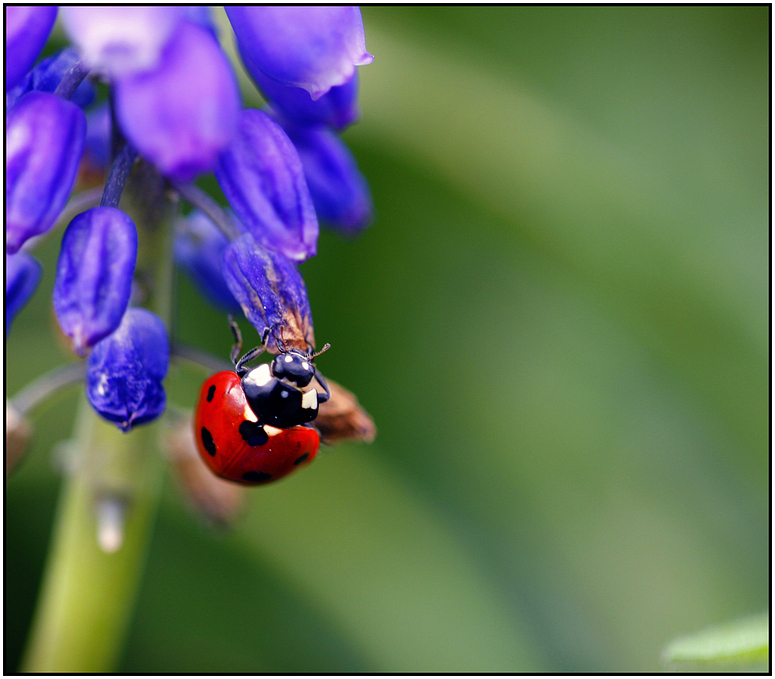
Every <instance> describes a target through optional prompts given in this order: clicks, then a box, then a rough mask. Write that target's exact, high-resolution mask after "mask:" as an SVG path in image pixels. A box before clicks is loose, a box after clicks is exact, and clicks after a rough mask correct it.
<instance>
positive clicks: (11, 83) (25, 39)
mask: <svg viewBox="0 0 775 679" xmlns="http://www.w3.org/2000/svg"><path fill="white" fill-rule="evenodd" d="M56 16H57V8H56V7H51V6H43V5H25V6H13V7H6V9H5V91H6V92H7V91H8V90H10V89H12V88H13V87H16V85H18V84H19V82H21V80H22V78H24V76H25V75H26V73H27V71H29V70H30V68H31V67H32V64H33V63H35V59H37V57H38V55H39V54H40V51H41V50H42V49H43V45H45V43H46V40H47V39H48V34H49V33H51V29H52V28H53V27H54V21H55V20H56Z"/></svg>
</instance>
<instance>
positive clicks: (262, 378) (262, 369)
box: [242, 363, 272, 387]
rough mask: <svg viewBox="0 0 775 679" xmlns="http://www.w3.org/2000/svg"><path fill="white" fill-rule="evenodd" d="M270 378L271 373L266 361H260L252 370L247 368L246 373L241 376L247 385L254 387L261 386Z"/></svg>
mask: <svg viewBox="0 0 775 679" xmlns="http://www.w3.org/2000/svg"><path fill="white" fill-rule="evenodd" d="M271 379H272V373H271V372H270V371H269V364H268V363H262V364H261V365H258V366H256V367H255V368H253V370H249V371H248V374H247V375H245V377H243V378H242V380H243V381H244V382H245V383H247V384H248V385H250V386H256V387H263V386H264V385H265V384H267V383H268V382H269V380H271Z"/></svg>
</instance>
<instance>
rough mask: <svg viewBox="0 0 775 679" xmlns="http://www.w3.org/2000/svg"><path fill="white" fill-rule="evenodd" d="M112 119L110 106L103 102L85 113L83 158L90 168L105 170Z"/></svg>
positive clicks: (108, 154) (108, 153) (107, 160)
mask: <svg viewBox="0 0 775 679" xmlns="http://www.w3.org/2000/svg"><path fill="white" fill-rule="evenodd" d="M112 131H113V121H112V120H111V119H110V108H109V107H108V103H107V102H104V103H102V104H100V105H99V106H97V107H96V108H94V109H93V110H91V111H89V112H88V113H87V114H86V141H85V142H84V148H83V158H84V161H85V162H86V163H87V164H88V166H89V168H90V169H93V170H96V171H105V170H107V169H108V164H109V163H110V140H111V134H112Z"/></svg>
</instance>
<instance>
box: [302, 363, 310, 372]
mask: <svg viewBox="0 0 775 679" xmlns="http://www.w3.org/2000/svg"><path fill="white" fill-rule="evenodd" d="M301 367H302V368H304V370H309V363H307V362H306V361H302V362H301Z"/></svg>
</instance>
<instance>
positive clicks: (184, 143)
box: [115, 22, 240, 182]
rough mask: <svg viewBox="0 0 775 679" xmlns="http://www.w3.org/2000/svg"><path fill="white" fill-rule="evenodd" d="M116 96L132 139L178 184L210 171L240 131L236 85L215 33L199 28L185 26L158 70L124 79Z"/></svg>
mask: <svg viewBox="0 0 775 679" xmlns="http://www.w3.org/2000/svg"><path fill="white" fill-rule="evenodd" d="M115 92H116V114H117V116H118V121H119V123H120V124H121V129H122V131H123V133H124V134H125V135H126V137H127V139H129V140H130V141H131V142H132V144H133V145H134V147H135V148H136V149H137V150H138V151H139V152H140V153H141V154H142V155H143V156H144V157H146V158H148V160H150V161H152V162H153V163H154V164H155V165H156V166H157V167H158V168H159V169H160V170H161V171H162V173H164V174H165V175H168V176H170V177H172V178H173V179H177V180H179V181H184V182H185V181H191V180H192V179H194V178H195V177H196V176H197V175H199V174H201V173H202V172H206V171H207V170H209V169H211V168H212V165H213V162H214V161H215V158H216V156H217V155H218V153H219V152H220V151H221V150H223V149H224V148H225V147H226V146H227V144H228V143H229V142H230V141H231V139H232V137H233V136H234V132H235V130H236V127H237V117H238V115H239V110H240V102H239V93H238V90H237V81H236V79H235V77H234V74H233V73H232V70H231V67H230V66H229V63H228V61H227V59H226V56H225V55H224V54H223V52H222V50H221V48H220V46H219V45H218V43H217V42H216V40H215V38H214V37H213V35H212V33H210V32H209V31H208V30H206V29H204V28H202V27H201V26H199V25H197V24H193V23H189V22H184V23H183V24H181V25H180V26H179V27H178V29H177V31H176V32H175V33H174V35H173V36H172V38H171V39H170V40H169V42H168V43H167V44H166V46H165V47H164V49H163V50H162V53H161V55H160V58H159V62H158V64H157V66H156V68H154V69H153V70H150V71H143V72H141V73H137V74H135V75H131V76H127V77H124V78H119V79H118V80H117V82H116V90H115Z"/></svg>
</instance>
